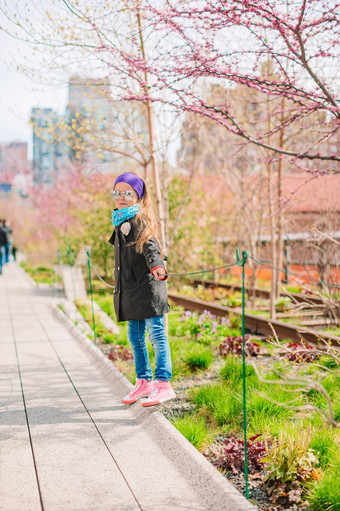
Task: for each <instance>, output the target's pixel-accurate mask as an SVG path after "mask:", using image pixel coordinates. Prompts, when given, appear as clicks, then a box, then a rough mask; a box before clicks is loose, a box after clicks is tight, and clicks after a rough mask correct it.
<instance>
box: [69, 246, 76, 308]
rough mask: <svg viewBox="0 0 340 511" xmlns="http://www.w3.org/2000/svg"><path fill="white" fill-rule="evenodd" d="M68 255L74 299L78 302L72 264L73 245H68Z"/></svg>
mask: <svg viewBox="0 0 340 511" xmlns="http://www.w3.org/2000/svg"><path fill="white" fill-rule="evenodd" d="M67 257H68V264H69V265H70V270H71V278H72V286H73V295H74V301H75V302H77V295H76V286H75V283H74V276H73V264H72V261H71V247H69V246H67Z"/></svg>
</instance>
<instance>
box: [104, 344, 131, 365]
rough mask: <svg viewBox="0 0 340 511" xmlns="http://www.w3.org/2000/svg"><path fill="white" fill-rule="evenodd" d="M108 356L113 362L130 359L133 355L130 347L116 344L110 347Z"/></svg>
mask: <svg viewBox="0 0 340 511" xmlns="http://www.w3.org/2000/svg"><path fill="white" fill-rule="evenodd" d="M108 358H109V359H110V360H112V361H113V362H115V361H116V360H132V359H133V356H132V352H131V349H130V348H126V347H125V346H123V345H122V344H117V346H114V347H113V348H111V350H110V353H109V354H108Z"/></svg>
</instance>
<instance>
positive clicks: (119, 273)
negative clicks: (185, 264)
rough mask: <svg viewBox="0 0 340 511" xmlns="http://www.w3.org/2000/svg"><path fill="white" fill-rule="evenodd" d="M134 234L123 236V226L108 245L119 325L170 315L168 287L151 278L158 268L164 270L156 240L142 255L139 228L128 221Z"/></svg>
mask: <svg viewBox="0 0 340 511" xmlns="http://www.w3.org/2000/svg"><path fill="white" fill-rule="evenodd" d="M129 223H130V225H131V230H130V232H129V234H128V235H127V236H124V235H123V234H122V232H121V230H120V226H119V227H116V228H115V230H114V231H113V233H112V236H111V238H110V239H109V243H111V245H113V246H114V254H115V272H114V274H115V289H114V293H113V303H114V307H115V311H116V316H117V321H127V320H129V319H131V320H141V319H147V318H152V317H155V316H161V315H162V314H166V313H167V312H169V305H168V297H167V290H166V283H165V281H162V280H156V279H155V278H154V277H153V276H152V275H151V270H152V269H153V268H154V267H155V266H162V267H165V265H164V262H163V260H162V258H161V254H160V249H159V245H158V243H157V241H156V240H155V239H150V240H149V241H147V242H146V243H145V244H144V248H143V254H138V253H137V252H136V249H135V244H132V245H131V242H133V241H135V239H136V234H137V227H136V222H135V219H134V218H132V219H131V220H129Z"/></svg>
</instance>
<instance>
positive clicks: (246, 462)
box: [236, 250, 249, 499]
mask: <svg viewBox="0 0 340 511" xmlns="http://www.w3.org/2000/svg"><path fill="white" fill-rule="evenodd" d="M247 258H248V251H247V250H244V251H243V252H242V261H240V258H239V253H238V250H236V259H237V264H238V265H239V266H241V267H242V385H243V439H244V479H245V486H246V491H245V496H246V498H247V499H248V498H249V486H248V448H247V387H246V350H245V342H246V341H245V333H246V322H245V305H246V299H245V296H246V286H245V270H244V266H245V264H246V261H247Z"/></svg>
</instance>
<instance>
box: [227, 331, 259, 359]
mask: <svg viewBox="0 0 340 511" xmlns="http://www.w3.org/2000/svg"><path fill="white" fill-rule="evenodd" d="M244 344H245V353H246V355H250V356H251V357H256V356H257V355H258V354H259V353H260V345H259V344H258V343H257V342H253V341H252V340H251V339H250V335H249V334H247V335H245V337H244ZM242 350H243V339H242V336H241V335H238V336H231V335H229V336H228V337H227V338H226V339H224V341H223V342H221V344H220V346H219V352H220V356H221V357H225V356H227V355H228V354H229V353H234V354H235V355H242Z"/></svg>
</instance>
